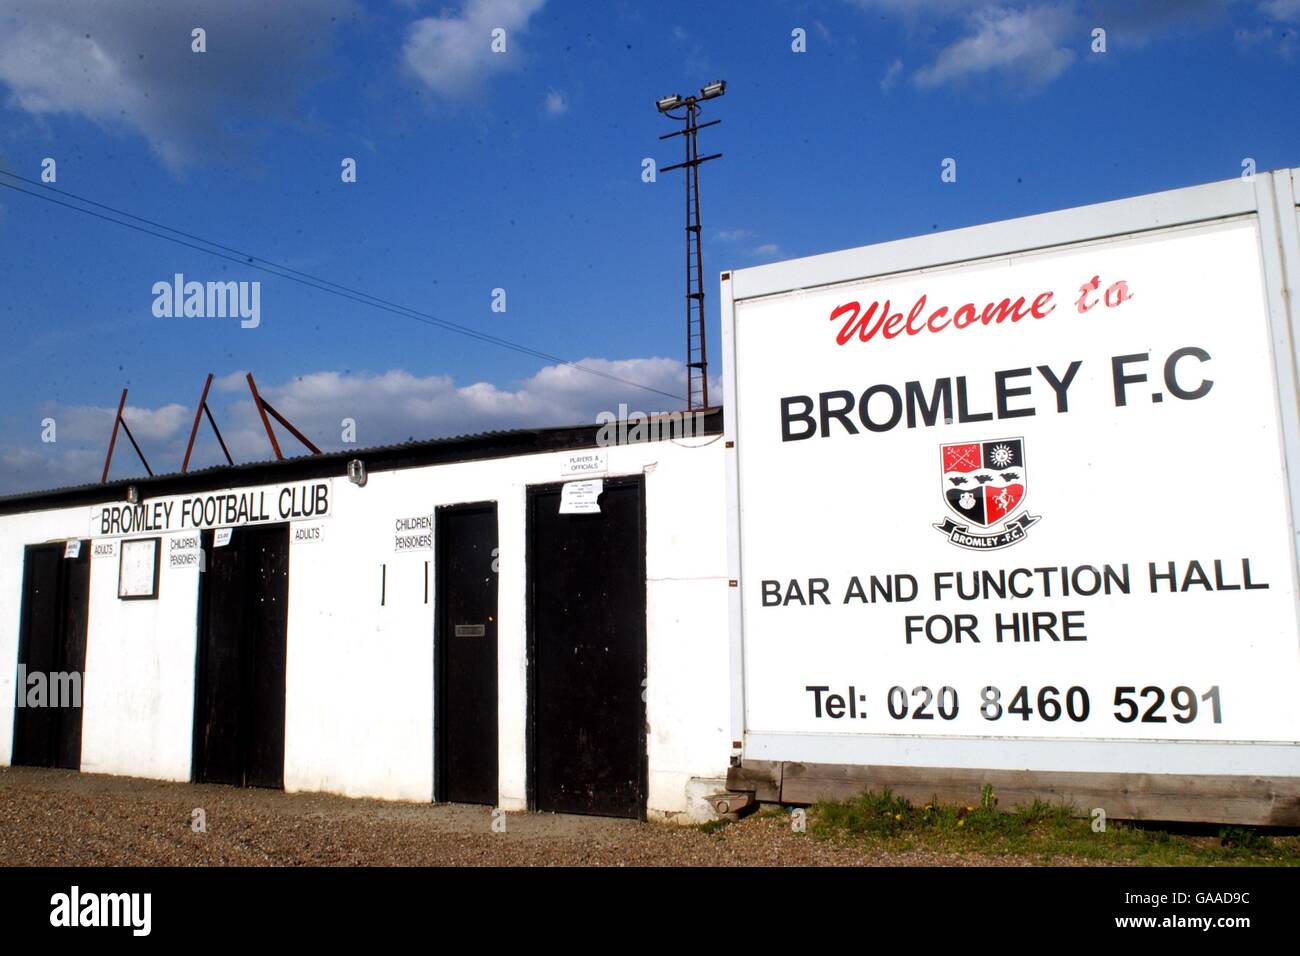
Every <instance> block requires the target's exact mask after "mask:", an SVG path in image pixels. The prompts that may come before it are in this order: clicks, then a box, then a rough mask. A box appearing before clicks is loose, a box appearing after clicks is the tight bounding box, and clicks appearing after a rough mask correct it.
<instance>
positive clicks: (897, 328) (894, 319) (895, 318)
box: [881, 299, 903, 339]
mask: <svg viewBox="0 0 1300 956" xmlns="http://www.w3.org/2000/svg"><path fill="white" fill-rule="evenodd" d="M881 315H889V300H888V299H886V300H885V311H884V312H882V313H881ZM902 324H903V313H902V312H895V313H894V314H893V315H889V318H887V319H885V329H884V332H885V338H887V339H892V338H894V337H896V336H897V335H898V333H899V332H901V331H903V329H902Z"/></svg>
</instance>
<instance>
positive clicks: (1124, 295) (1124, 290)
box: [1106, 279, 1133, 309]
mask: <svg viewBox="0 0 1300 956" xmlns="http://www.w3.org/2000/svg"><path fill="white" fill-rule="evenodd" d="M1112 292H1113V293H1114V295H1111V293H1112ZM1131 298H1133V293H1131V292H1129V290H1128V283H1127V282H1125V281H1124V280H1123V279H1120V280H1119V281H1118V282H1112V283H1111V284H1110V286H1109V287H1108V288H1107V289H1106V308H1108V309H1113V308H1115V306H1117V305H1119V304H1120V303H1121V302H1127V301H1128V300H1129V299H1131Z"/></svg>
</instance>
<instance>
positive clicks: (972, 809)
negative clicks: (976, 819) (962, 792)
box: [966, 807, 975, 813]
mask: <svg viewBox="0 0 1300 956" xmlns="http://www.w3.org/2000/svg"><path fill="white" fill-rule="evenodd" d="M966 812H967V813H974V812H975V808H974V807H967V808H966Z"/></svg>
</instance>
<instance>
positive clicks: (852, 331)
mask: <svg viewBox="0 0 1300 956" xmlns="http://www.w3.org/2000/svg"><path fill="white" fill-rule="evenodd" d="M879 307H880V303H879V302H873V303H871V308H869V309H867V312H866V315H864V316H862V317H861V318H858V313H859V311H861V309H862V306H861V305H859V304H858V303H857V302H846V303H844V305H841V306H839V307H838V308H836V309H835V311H833V312H832V313H831V321H832V322H834V321H835V320H836V319H838V318H839V317H840V316H842V315H843V314H844V313H846V312H851V313H853V314H852V315H850V316H849V320H848V321H847V322H845V323H844V327H843V328H841V329H840V331H839V333H838V334H837V335H836V336H835V341H836V342H838V343H839V344H840V345H843V344H844V343H846V342H848V340H849V339H851V338H853V336H854V335H857V336H858V338H860V339H862V341H864V342H866V341H868V340H870V338H871V337H872V336H873V335H875V334H876V332H877V330H878V329H879V328H880V323H879V322H877V323H876V324H875V325H874V326H872V327H871V328H867V323H868V322H870V321H871V317H872V316H873V315H875V313H876V309H877V308H879ZM883 318H884V313H883V312H882V313H881V319H882V320H883Z"/></svg>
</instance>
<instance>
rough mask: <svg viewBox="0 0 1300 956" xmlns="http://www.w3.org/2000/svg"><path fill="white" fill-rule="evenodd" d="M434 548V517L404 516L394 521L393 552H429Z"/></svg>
mask: <svg viewBox="0 0 1300 956" xmlns="http://www.w3.org/2000/svg"><path fill="white" fill-rule="evenodd" d="M432 548H433V516H432V515H428V514H415V515H404V516H402V517H400V518H395V519H393V550H394V551H396V552H398V553H401V552H403V551H429V550H431V549H432Z"/></svg>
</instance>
